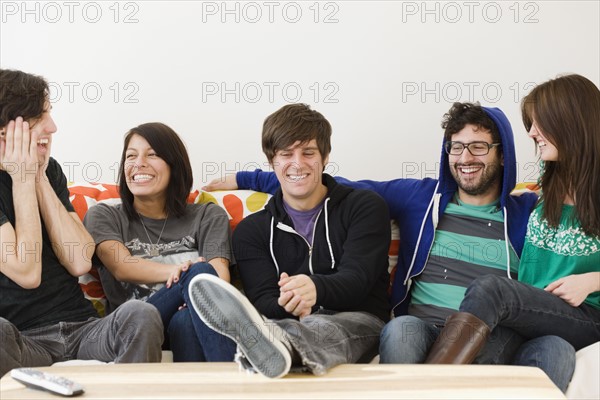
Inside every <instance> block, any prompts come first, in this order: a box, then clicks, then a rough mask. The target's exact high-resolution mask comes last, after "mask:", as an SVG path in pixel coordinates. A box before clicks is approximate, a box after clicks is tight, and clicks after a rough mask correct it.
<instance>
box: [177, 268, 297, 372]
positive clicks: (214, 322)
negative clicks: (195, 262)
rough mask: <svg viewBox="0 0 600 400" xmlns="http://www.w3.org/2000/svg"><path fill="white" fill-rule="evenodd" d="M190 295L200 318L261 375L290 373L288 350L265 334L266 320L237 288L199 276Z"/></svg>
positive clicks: (220, 280)
mask: <svg viewBox="0 0 600 400" xmlns="http://www.w3.org/2000/svg"><path fill="white" fill-rule="evenodd" d="M189 294H190V299H191V301H192V306H193V307H194V310H196V313H198V315H199V316H200V319H202V321H204V323H205V324H206V325H208V327H209V328H211V329H212V330H215V331H217V332H219V333H221V334H222V335H225V336H227V337H229V338H231V339H232V340H233V341H235V342H236V343H237V345H238V346H239V347H240V349H241V350H242V352H243V354H244V356H246V358H247V359H248V361H249V362H250V364H252V366H253V367H254V368H255V369H256V370H257V371H258V372H260V373H261V374H262V375H264V376H266V377H268V378H279V377H281V376H284V375H285V374H287V373H288V371H289V370H290V367H291V364H292V361H291V356H290V354H289V351H288V350H287V349H286V347H285V346H284V345H283V344H282V343H281V342H279V341H278V340H272V339H270V338H269V336H268V335H265V332H264V331H265V330H266V331H269V330H268V329H267V327H266V326H265V322H264V320H263V318H262V317H261V315H260V314H259V313H258V311H257V310H256V309H255V308H254V306H253V305H252V304H251V303H250V301H249V300H248V299H247V298H246V297H245V296H243V295H242V294H241V293H240V292H239V291H238V290H237V289H236V288H235V287H233V286H231V285H230V284H228V283H227V282H225V281H223V280H222V279H220V278H218V277H216V276H214V275H210V274H200V275H198V276H196V277H194V278H193V279H192V281H191V282H190V285H189ZM275 329H276V327H275ZM271 336H274V335H271Z"/></svg>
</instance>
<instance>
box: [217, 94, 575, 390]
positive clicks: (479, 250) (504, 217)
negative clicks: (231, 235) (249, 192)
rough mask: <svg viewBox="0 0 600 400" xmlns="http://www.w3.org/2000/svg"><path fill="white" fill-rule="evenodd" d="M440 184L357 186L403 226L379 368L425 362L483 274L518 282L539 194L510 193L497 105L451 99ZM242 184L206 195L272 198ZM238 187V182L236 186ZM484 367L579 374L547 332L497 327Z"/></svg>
mask: <svg viewBox="0 0 600 400" xmlns="http://www.w3.org/2000/svg"><path fill="white" fill-rule="evenodd" d="M442 128H443V129H444V140H443V144H442V145H443V151H442V158H441V162H440V174H439V179H432V178H425V179H395V180H392V181H387V182H376V181H369V180H364V181H359V182H352V181H348V180H346V179H344V178H339V177H338V178H336V179H337V181H338V182H340V183H343V184H347V185H349V186H352V187H354V188H365V189H371V190H374V191H376V192H377V193H379V194H380V195H381V196H382V197H383V198H384V199H385V201H386V202H387V204H388V207H389V209H390V215H391V217H392V218H393V219H395V220H396V221H397V223H398V226H399V229H400V249H399V254H398V265H397V268H396V272H395V275H394V279H393V283H392V291H391V302H392V307H393V313H394V315H395V316H396V318H394V319H392V320H391V321H390V322H389V323H388V324H387V325H386V326H385V327H384V329H383V331H382V334H381V344H380V349H379V350H380V360H381V362H382V363H400V364H408V363H423V362H425V359H426V358H427V354H428V352H429V348H430V347H431V345H432V344H433V343H434V342H435V340H436V339H437V337H438V335H439V333H440V331H441V328H442V327H443V326H444V323H445V320H446V317H447V316H449V315H450V314H452V313H453V312H455V311H457V310H458V308H459V305H460V302H461V300H462V298H463V297H464V293H465V290H466V288H467V287H468V286H469V284H470V283H471V281H472V280H473V279H475V278H476V277H478V276H481V275H487V274H493V275H501V276H510V277H511V278H513V279H515V278H516V274H517V268H518V265H519V256H520V254H521V250H522V248H523V242H524V238H525V232H526V228H527V221H528V218H529V214H530V213H531V211H532V210H533V207H534V205H535V203H536V201H537V196H536V195H535V194H533V193H526V194H523V195H521V196H511V195H510V192H511V191H512V189H513V188H514V187H515V184H516V156H515V148H514V138H513V133H512V129H511V126H510V123H509V121H508V119H507V118H506V116H505V115H504V113H503V112H502V111H501V110H499V109H497V108H487V107H481V106H479V105H478V104H471V103H454V104H453V105H452V107H451V109H450V110H449V111H448V113H446V114H445V115H444V119H443V123H442ZM236 177H237V179H235V180H234V179H232V178H229V177H228V178H227V179H226V180H225V181H222V182H216V181H214V182H211V184H210V185H209V186H208V189H213V190H214V189H224V188H230V189H231V188H235V187H238V186H239V187H240V188H242V189H243V188H248V189H254V190H259V191H263V192H272V191H274V189H275V188H276V186H277V180H276V178H275V177H274V176H273V175H272V174H271V173H266V172H260V171H254V172H238V173H237V176H236ZM234 181H237V182H234ZM475 363H478V364H516V365H532V366H537V367H540V368H541V369H542V370H544V372H546V374H548V376H549V377H550V378H551V379H552V381H553V382H554V383H555V384H556V385H557V386H558V387H559V388H560V389H561V390H563V391H565V390H566V388H567V385H568V383H569V381H570V379H571V376H572V374H573V370H574V365H575V350H574V349H573V347H572V346H571V345H570V344H568V343H567V342H566V341H564V340H562V339H560V338H558V337H555V336H546V337H542V338H538V339H535V340H530V341H525V339H524V338H522V337H520V336H518V335H517V334H515V333H514V332H513V331H512V330H510V329H505V328H504V329H502V330H497V329H496V330H494V332H493V333H492V337H491V338H490V340H489V341H488V343H487V345H486V347H484V349H483V350H482V351H481V352H480V353H479V356H478V357H477V358H476V360H475Z"/></svg>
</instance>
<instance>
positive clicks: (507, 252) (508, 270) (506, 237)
mask: <svg viewBox="0 0 600 400" xmlns="http://www.w3.org/2000/svg"><path fill="white" fill-rule="evenodd" d="M507 213H508V212H507V211H506V207H504V245H505V246H506V275H507V276H508V279H512V276H510V249H509V248H508V245H509V243H508V242H509V241H510V240H509V237H508V215H507Z"/></svg>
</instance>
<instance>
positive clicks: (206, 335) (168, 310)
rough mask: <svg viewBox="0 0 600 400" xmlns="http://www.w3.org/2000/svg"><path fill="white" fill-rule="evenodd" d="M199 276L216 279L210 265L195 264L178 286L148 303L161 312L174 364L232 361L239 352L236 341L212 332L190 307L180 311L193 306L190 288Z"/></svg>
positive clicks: (164, 290) (180, 279)
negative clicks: (207, 275) (203, 275)
mask: <svg viewBox="0 0 600 400" xmlns="http://www.w3.org/2000/svg"><path fill="white" fill-rule="evenodd" d="M198 274H211V275H215V276H217V272H216V271H215V269H214V268H213V266H212V265H210V264H209V263H206V262H202V263H195V264H193V265H192V266H190V268H189V269H188V270H187V271H185V272H183V273H182V274H181V276H180V277H179V281H178V282H177V283H175V284H173V285H171V287H170V288H167V287H166V286H165V287H164V288H162V289H161V290H159V291H158V292H156V293H155V294H154V295H152V296H151V297H150V298H149V299H148V303H150V304H153V305H154V306H155V307H156V308H157V309H158V311H159V312H160V316H161V318H162V321H163V326H164V327H165V340H168V343H169V346H170V349H171V351H172V352H173V361H175V362H183V361H233V357H234V354H235V348H236V345H235V342H234V341H233V340H231V339H229V338H228V337H226V336H223V335H221V334H219V333H217V332H215V331H213V330H212V329H210V328H209V327H208V326H206V324H205V323H204V322H202V320H201V319H200V317H198V315H197V314H196V313H195V312H193V311H190V309H189V308H188V307H185V308H182V309H181V310H180V309H179V307H181V306H182V305H184V304H187V305H190V304H191V302H190V298H189V294H188V285H189V283H190V281H191V280H192V278H193V277H195V276H196V275H198Z"/></svg>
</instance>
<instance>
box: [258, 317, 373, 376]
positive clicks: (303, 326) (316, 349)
mask: <svg viewBox="0 0 600 400" xmlns="http://www.w3.org/2000/svg"><path fill="white" fill-rule="evenodd" d="M270 322H272V323H274V324H276V325H277V326H279V327H280V328H281V329H283V331H284V332H285V338H286V339H287V340H288V341H289V342H290V344H291V346H292V348H293V350H294V354H293V356H295V357H293V359H292V362H293V364H294V366H298V365H299V364H301V365H303V366H304V367H305V369H308V370H309V371H310V372H312V373H313V374H315V375H322V374H324V373H325V372H327V370H329V369H330V368H333V367H335V366H336V365H340V364H349V363H350V364H351V363H368V362H370V361H371V360H372V359H373V357H375V356H376V355H377V349H378V346H379V333H380V332H381V328H382V327H383V325H384V322H383V321H382V320H380V319H379V318H377V317H376V316H374V315H371V314H369V313H366V312H339V313H331V312H328V311H325V312H321V313H319V312H317V313H314V314H311V315H309V316H307V317H304V318H303V319H302V320H300V321H298V320H295V319H291V318H289V319H281V320H270Z"/></svg>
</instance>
